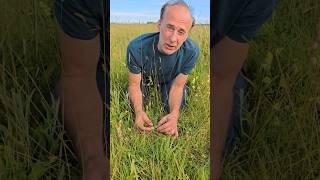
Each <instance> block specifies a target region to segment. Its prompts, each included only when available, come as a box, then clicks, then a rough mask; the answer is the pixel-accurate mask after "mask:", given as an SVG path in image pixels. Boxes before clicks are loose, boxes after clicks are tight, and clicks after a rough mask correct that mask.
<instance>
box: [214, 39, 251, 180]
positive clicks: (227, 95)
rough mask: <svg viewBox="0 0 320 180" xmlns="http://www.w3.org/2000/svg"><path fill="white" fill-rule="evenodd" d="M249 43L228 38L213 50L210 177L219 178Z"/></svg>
mask: <svg viewBox="0 0 320 180" xmlns="http://www.w3.org/2000/svg"><path fill="white" fill-rule="evenodd" d="M248 49H249V45H248V44H247V43H238V42H236V41H233V40H231V39H230V38H228V37H226V38H224V39H223V40H221V41H220V42H219V43H218V44H217V45H215V46H214V47H213V49H212V50H211V58H213V59H212V60H211V62H213V63H212V65H213V67H212V75H213V77H212V79H213V86H212V87H213V96H212V98H213V99H212V100H213V129H212V130H211V132H212V133H213V139H212V144H213V146H212V150H211V151H212V152H211V153H212V154H211V158H212V160H211V162H212V165H211V168H212V170H211V172H213V174H212V175H211V179H213V180H218V179H220V176H221V173H222V165H223V152H224V147H225V141H226V137H227V132H228V129H229V124H230V116H231V110H232V104H233V87H234V84H235V80H236V77H237V75H238V73H239V72H240V70H241V67H242V65H243V63H244V61H245V59H246V56H247V52H248Z"/></svg>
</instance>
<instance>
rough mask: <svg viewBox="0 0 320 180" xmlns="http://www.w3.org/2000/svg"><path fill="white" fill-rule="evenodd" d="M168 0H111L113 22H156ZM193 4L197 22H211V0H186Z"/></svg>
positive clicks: (111, 18)
mask: <svg viewBox="0 0 320 180" xmlns="http://www.w3.org/2000/svg"><path fill="white" fill-rule="evenodd" d="M165 2H167V0H110V20H111V22H122V23H133V22H139V21H140V22H143V23H145V22H147V21H153V22H156V21H158V20H159V16H160V9H161V6H162V5H163V4H164V3H165ZM185 2H187V3H188V4H190V5H191V8H192V13H193V16H194V18H195V19H196V23H197V22H198V23H209V21H210V0H185Z"/></svg>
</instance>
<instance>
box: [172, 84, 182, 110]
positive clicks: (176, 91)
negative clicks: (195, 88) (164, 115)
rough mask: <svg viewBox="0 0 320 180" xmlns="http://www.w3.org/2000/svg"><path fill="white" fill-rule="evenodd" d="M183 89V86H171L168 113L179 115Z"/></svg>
mask: <svg viewBox="0 0 320 180" xmlns="http://www.w3.org/2000/svg"><path fill="white" fill-rule="evenodd" d="M183 87H184V86H177V85H174V84H173V85H172V87H171V88H170V92H169V107H170V113H174V114H179V112H180V106H181V101H182V96H183Z"/></svg>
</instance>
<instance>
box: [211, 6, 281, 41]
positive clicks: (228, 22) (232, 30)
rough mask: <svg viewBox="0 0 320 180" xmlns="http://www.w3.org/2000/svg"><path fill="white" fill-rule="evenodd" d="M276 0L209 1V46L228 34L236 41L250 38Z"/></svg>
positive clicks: (270, 13)
mask: <svg viewBox="0 0 320 180" xmlns="http://www.w3.org/2000/svg"><path fill="white" fill-rule="evenodd" d="M276 4H277V0H216V1H213V3H211V9H212V10H211V11H212V12H213V13H212V16H211V17H210V18H211V22H212V23H211V33H212V34H211V47H213V46H214V45H215V44H217V43H218V42H219V41H220V40H221V39H223V38H224V37H226V36H228V37H229V38H231V39H232V40H234V41H237V42H247V41H250V40H252V39H253V38H254V37H255V36H256V34H257V32H258V30H259V29H260V28H261V26H262V25H263V23H264V22H265V21H266V20H267V19H269V18H270V17H271V15H272V12H273V10H274V8H275V6H276Z"/></svg>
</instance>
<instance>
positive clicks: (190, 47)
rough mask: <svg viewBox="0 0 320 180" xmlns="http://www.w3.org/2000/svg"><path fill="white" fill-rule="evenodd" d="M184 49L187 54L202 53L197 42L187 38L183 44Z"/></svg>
mask: <svg viewBox="0 0 320 180" xmlns="http://www.w3.org/2000/svg"><path fill="white" fill-rule="evenodd" d="M181 47H182V48H183V49H185V50H186V52H191V53H192V54H194V53H196V54H198V53H199V51H200V48H199V46H198V44H197V43H196V42H194V41H193V40H192V39H191V38H189V37H188V38H187V40H186V41H185V42H184V43H183V45H182V46H181Z"/></svg>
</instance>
